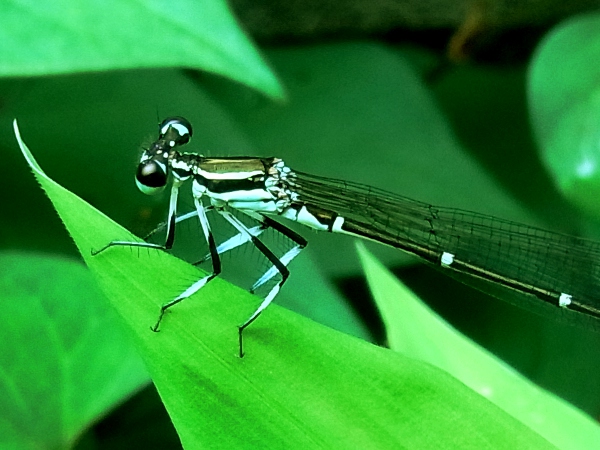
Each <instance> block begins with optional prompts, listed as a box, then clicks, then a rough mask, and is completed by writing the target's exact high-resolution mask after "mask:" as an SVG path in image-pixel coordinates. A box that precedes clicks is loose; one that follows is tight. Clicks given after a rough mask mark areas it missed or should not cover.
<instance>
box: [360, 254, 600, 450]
mask: <svg viewBox="0 0 600 450" xmlns="http://www.w3.org/2000/svg"><path fill="white" fill-rule="evenodd" d="M358 250H359V254H360V256H361V261H362V263H363V267H364V268H365V272H366V274H367V280H368V282H369V286H370V288H371V292H372V294H373V296H374V298H375V301H376V302H377V305H378V307H379V310H380V312H381V316H382V318H383V321H384V323H385V326H386V331H387V338H388V343H389V345H390V348H392V349H393V350H395V351H397V352H400V353H402V354H403V355H406V356H409V357H411V358H415V359H418V360H421V361H424V362H428V363H430V364H433V365H434V366H437V367H439V368H441V369H443V370H445V371H446V372H448V373H450V374H452V375H453V376H455V377H456V378H457V379H459V380H461V381H462V382H463V383H465V384H466V385H467V386H469V387H470V388H471V389H473V390H474V391H475V392H479V393H480V394H481V395H482V396H484V397H486V398H488V399H489V400H490V401H492V402H493V403H494V404H496V405H498V406H499V407H500V408H502V409H503V410H505V411H506V412H507V413H509V414H511V415H512V416H514V417H515V418H516V419H518V420H519V421H521V422H523V423H524V424H526V425H527V426H529V427H531V429H533V430H535V431H536V432H538V433H539V434H540V435H541V436H544V437H545V438H546V439H548V441H550V442H552V443H553V444H554V445H556V446H557V447H559V448H562V449H573V450H576V449H582V448H592V447H594V445H596V444H597V443H598V442H600V426H598V424H597V422H595V421H594V420H593V419H591V418H590V417H589V416H587V415H586V414H584V413H583V412H581V411H579V410H578V409H577V408H575V407H574V406H572V405H570V404H568V403H567V402H565V401H564V400H562V399H560V398H558V397H557V396H555V395H554V394H551V393H549V392H547V391H545V390H544V389H542V388H540V387H539V386H536V385H535V384H534V383H532V382H531V381H529V380H528V379H526V378H525V377H523V376H522V375H520V374H519V373H518V372H516V371H515V370H514V369H512V368H511V367H510V366H508V365H507V364H506V363H504V362H503V361H501V360H499V359H498V358H497V357H495V356H493V355H492V354H491V353H489V352H488V351H487V350H485V349H484V348H482V347H480V346H479V345H477V344H476V343H474V342H473V341H471V340H469V339H468V338H466V337H465V336H463V335H461V334H460V333H459V332H458V331H456V330H454V329H453V328H452V327H451V326H450V325H449V324H448V323H447V322H445V321H443V320H442V319H441V318H440V317H439V316H438V315H437V314H435V313H434V312H433V311H432V310H431V309H429V307H427V306H426V305H424V304H423V303H422V302H421V301H420V300H419V299H418V298H417V297H416V296H415V295H414V294H413V293H412V292H411V291H410V290H409V289H408V288H406V287H405V286H404V285H403V284H402V283H401V282H400V281H399V280H398V279H397V278H396V277H395V276H394V275H393V274H391V273H390V272H389V271H388V270H387V269H386V268H385V267H384V266H383V265H381V263H380V262H378V261H377V260H376V259H375V258H374V257H373V255H371V254H370V253H369V252H368V251H367V250H366V249H365V247H364V245H362V244H361V245H359V246H358Z"/></svg>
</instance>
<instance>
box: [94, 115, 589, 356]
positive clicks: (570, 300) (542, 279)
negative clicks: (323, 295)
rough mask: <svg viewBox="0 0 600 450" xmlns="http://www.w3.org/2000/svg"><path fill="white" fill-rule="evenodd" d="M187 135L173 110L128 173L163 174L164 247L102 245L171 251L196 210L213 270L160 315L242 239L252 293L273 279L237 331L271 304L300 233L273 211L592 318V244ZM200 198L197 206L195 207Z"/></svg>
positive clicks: (141, 178) (145, 183) (156, 186)
mask: <svg viewBox="0 0 600 450" xmlns="http://www.w3.org/2000/svg"><path fill="white" fill-rule="evenodd" d="M191 136H192V127H191V125H190V123H189V122H188V121H187V120H185V119H184V118H181V117H173V118H168V119H166V120H164V121H163V122H162V123H161V125H160V131H159V138H158V139H157V140H156V141H155V142H154V143H153V144H152V145H151V146H150V148H148V149H147V150H145V151H144V152H143V154H142V157H141V160H140V164H139V166H138V169H137V173H136V182H137V185H138V187H139V188H140V190H141V191H142V192H144V193H146V194H152V193H155V192H158V191H160V190H162V189H163V188H164V187H165V186H166V185H167V184H168V182H169V180H170V179H171V180H172V188H171V197H170V203H169V213H168V219H167V233H166V241H165V244H164V245H157V244H151V243H147V242H141V243H139V242H123V241H114V242H111V243H109V244H108V245H107V246H105V247H104V248H103V249H101V250H99V251H98V252H95V253H99V252H101V251H103V250H105V249H107V248H109V247H111V246H116V245H126V246H138V247H149V248H157V249H170V248H171V247H172V245H173V242H174V237H175V224H176V222H177V221H180V220H183V219H187V218H189V217H191V216H194V217H195V216H197V217H198V218H199V221H200V226H201V228H202V232H203V235H204V238H205V240H206V242H207V244H208V248H209V252H210V253H209V254H210V260H211V261H212V273H210V274H208V275H206V276H204V277H202V278H200V279H199V280H198V281H196V282H195V283H193V284H192V285H191V286H190V287H188V288H187V289H186V290H185V291H184V292H182V293H181V294H180V295H179V296H177V297H176V298H174V299H172V300H171V301H169V302H167V303H165V304H164V305H163V306H162V308H161V311H160V315H159V318H158V320H157V322H156V324H155V325H154V327H153V330H154V331H157V330H158V327H159V325H160V323H161V320H162V318H163V316H164V313H165V312H166V311H167V310H168V309H169V308H171V307H172V306H174V305H176V304H177V303H179V302H181V301H182V300H184V299H186V298H188V297H189V296H191V295H192V294H194V293H195V292H197V291H198V290H200V289H201V288H202V287H204V286H205V285H206V283H208V282H209V281H210V280H211V279H213V278H214V277H216V276H217V275H218V274H219V273H220V272H221V259H220V254H222V253H224V252H226V251H229V250H231V249H233V248H235V247H238V246H240V245H243V244H244V243H247V242H251V243H252V244H253V245H254V246H255V247H256V248H257V249H258V250H259V251H260V252H261V253H262V254H264V255H265V257H266V258H267V259H268V260H269V261H270V263H271V264H272V267H271V268H270V269H269V270H267V272H266V273H265V274H264V275H263V276H261V277H260V278H259V279H258V280H257V281H256V282H255V283H254V285H253V287H252V289H251V291H255V290H256V289H258V288H259V287H261V286H263V285H265V284H266V283H267V282H269V281H270V280H272V279H273V278H275V277H276V276H278V275H279V276H280V280H279V282H277V283H276V284H275V285H274V286H273V288H272V289H271V290H270V291H269V292H268V294H267V295H266V297H265V299H264V300H263V301H262V303H261V304H260V306H259V307H258V308H257V309H256V311H255V312H254V313H253V314H252V315H251V316H250V317H249V318H248V319H247V320H246V321H245V322H244V323H243V324H242V325H240V326H239V327H238V328H239V345H240V356H243V346H242V343H243V341H242V334H243V331H244V329H245V328H246V327H248V326H249V325H250V324H251V323H252V322H254V320H256V318H257V317H258V316H259V315H260V314H261V312H262V311H264V309H265V308H266V307H267V306H268V305H269V304H270V303H271V302H272V300H273V299H274V298H275V296H276V295H277V293H278V292H279V290H280V289H281V286H282V285H283V284H284V283H285V281H286V279H287V278H288V276H289V270H288V268H287V266H288V264H289V263H290V262H291V261H292V260H293V259H294V258H295V257H296V256H297V255H298V254H299V253H300V251H301V250H302V248H304V247H305V246H306V240H305V239H304V238H303V237H302V236H300V235H298V234H297V233H296V232H294V231H292V230H291V229H289V228H288V227H287V226H285V225H284V224H283V223H281V222H279V221H277V220H274V219H273V218H272V217H276V218H283V219H287V220H291V221H294V222H297V223H300V224H302V225H305V226H308V227H310V228H313V229H316V230H321V231H327V232H331V233H344V234H348V235H351V236H358V237H361V238H367V239H370V240H373V241H377V242H380V243H383V244H387V245H390V246H393V247H397V248H399V249H401V250H404V251H406V252H408V253H412V254H414V255H416V256H418V257H420V258H421V259H423V260H425V261H426V262H428V263H430V264H432V265H435V266H438V267H441V268H442V269H443V270H445V271H447V272H448V274H450V275H451V276H453V277H455V278H458V279H460V280H461V281H463V282H466V283H467V284H473V285H481V283H484V284H486V285H488V286H490V288H491V290H493V291H494V290H497V289H494V288H498V287H501V288H502V289H503V290H508V291H510V292H515V293H518V294H520V295H527V296H530V297H532V298H537V299H539V300H541V301H543V302H546V303H549V304H551V305H555V306H558V307H561V308H564V309H568V310H572V311H576V312H579V313H582V314H585V315H587V316H593V317H597V318H600V293H599V292H598V286H599V285H600V264H599V261H600V242H595V241H591V240H586V239H582V238H578V237H575V236H568V235H564V234H560V233H555V232H551V231H545V230H542V229H539V228H536V227H532V226H528V225H523V224H518V223H514V222H510V221H507V220H502V219H498V218H495V217H492V216H487V215H483V214H478V213H474V212H470V211H464V210H460V209H453V208H443V207H437V206H433V205H430V204H427V203H423V202H419V201H416V200H412V199H409V198H406V197H403V196H400V195H396V194H392V193H389V192H385V191H382V190H379V189H376V188H373V187H369V186H365V185H361V184H357V183H351V182H347V181H340V180H336V179H332V178H324V177H319V176H314V175H309V174H306V173H303V172H298V171H296V170H292V169H291V168H289V167H288V166H287V165H286V164H285V163H284V162H283V160H281V159H279V158H275V157H270V158H252V157H222V158H217V157H212V158H209V157H204V156H202V155H199V154H195V153H183V152H181V151H180V150H179V147H180V146H182V145H184V144H186V143H188V142H189V140H190V138H191ZM187 180H191V181H192V194H193V198H194V204H195V211H194V212H193V213H192V214H188V215H186V216H183V217H180V218H177V198H178V192H179V188H180V187H181V185H182V184H183V183H184V182H185V181H187ZM204 200H206V204H204V202H203V201H204ZM233 210H237V211H239V212H241V213H243V214H245V215H246V216H248V217H249V218H250V219H252V220H254V221H256V222H257V224H258V225H257V226H255V227H251V228H249V227H247V226H246V225H245V224H244V223H243V222H242V221H241V220H240V219H239V218H237V217H236V216H235V215H233V214H232V211H233ZM209 211H215V212H216V213H218V214H220V215H221V216H222V217H223V218H224V219H225V220H226V221H227V222H229V223H230V224H231V225H232V227H233V228H234V229H235V230H236V231H237V233H238V234H237V235H235V236H234V237H233V238H231V239H229V240H228V241H226V242H225V243H223V244H221V245H219V246H217V244H216V242H215V239H214V237H213V233H212V231H211V226H210V222H209V220H208V217H207V212H209ZM268 228H273V229H274V230H276V231H277V232H279V233H282V234H283V235H285V236H287V237H288V238H289V239H291V241H292V242H293V243H294V245H293V246H292V248H291V249H290V250H289V251H287V253H285V254H284V255H283V256H282V257H281V258H278V257H277V256H276V255H275V254H274V253H273V252H272V251H271V250H270V249H269V248H268V247H267V246H266V245H265V244H264V243H263V241H262V240H261V239H260V235H261V233H262V232H263V231H264V230H265V229H268Z"/></svg>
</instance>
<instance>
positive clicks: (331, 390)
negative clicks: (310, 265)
mask: <svg viewBox="0 0 600 450" xmlns="http://www.w3.org/2000/svg"><path fill="white" fill-rule="evenodd" d="M15 131H16V132H17V134H18V130H17V129H16V125H15ZM18 139H19V143H20V146H21V150H22V151H23V153H24V155H25V157H26V159H27V160H28V162H29V164H30V165H31V167H32V169H33V170H34V174H35V175H36V177H37V179H38V181H39V182H40V183H41V184H42V186H43V188H44V189H45V191H46V193H47V194H48V196H49V197H50V199H51V200H52V201H53V203H54V205H55V207H56V209H57V211H58V212H59V215H60V216H61V218H62V220H63V221H64V223H65V225H66V227H67V229H68V230H69V231H70V233H71V236H72V237H73V238H74V240H75V242H76V243H77V245H78V247H79V248H80V251H81V252H82V255H83V257H84V259H85V260H86V262H87V263H88V265H89V267H90V269H91V270H92V272H94V273H95V274H96V276H97V277H98V279H99V281H100V283H101V286H102V287H103V289H104V290H105V291H106V293H107V294H108V296H109V298H110V300H111V303H112V304H113V306H114V307H115V308H116V309H117V311H118V312H119V314H120V315H121V317H122V318H123V320H124V321H125V322H126V323H127V324H128V325H129V326H130V327H131V330H132V332H133V333H134V334H135V336H136V343H137V345H138V347H139V350H140V354H141V355H142V357H143V358H144V361H145V362H146V364H147V366H148V368H149V371H150V373H151V376H152V378H153V380H154V383H155V384H156V387H157V389H158V391H159V393H160V395H161V397H162V399H163V401H164V402H165V406H166V407H167V410H168V411H169V413H170V415H171V418H172V420H173V423H174V425H175V427H176V428H177V430H178V433H179V435H180V437H181V440H182V443H183V445H184V447H186V448H199V447H220V448H289V447H290V446H291V445H293V446H294V447H307V448H317V447H319V448H322V447H329V448H403V447H404V448H436V449H437V448H466V447H470V448H478V449H481V448H490V449H502V448H506V449H509V448H510V449H514V448H528V449H535V448H553V447H552V446H551V445H550V444H548V442H547V441H546V440H544V439H542V438H541V437H539V435H537V434H536V433H533V432H532V431H531V430H530V429H529V428H527V427H526V426H524V425H522V424H521V423H519V422H518V421H517V420H515V419H514V418H512V417H510V416H509V415H508V414H506V413H504V412H502V411H501V410H500V409H498V408H497V407H496V406H494V405H492V404H491V403H489V402H488V401H487V400H485V399H484V398H482V397H481V396H479V395H478V394H475V393H474V392H473V391H471V390H470V389H468V388H466V387H465V386H464V385H463V384H462V383H460V382H457V381H456V380H455V379H454V378H452V377H450V376H448V375H447V374H446V373H445V372H443V371H441V370H439V369H435V368H433V367H432V366H430V365H429V364H425V363H421V362H418V361H415V360H412V359H410V358H406V357H404V356H401V355H399V354H397V353H395V352H392V351H390V350H387V349H383V348H379V347H376V346H373V345H371V344H368V343H366V342H364V341H361V340H360V339H357V338H354V337H351V336H348V335H344V334H342V333H339V332H336V331H333V330H331V329H329V328H326V327H324V326H321V325H318V324H316V323H314V322H312V321H310V320H308V319H306V318H303V317H301V316H298V315H297V314H294V313H291V312H289V311H287V310H284V309H283V308H280V307H277V306H276V305H273V306H272V307H270V308H269V309H268V310H266V311H265V313H264V314H263V315H262V316H261V317H260V318H259V320H257V321H256V322H255V323H254V324H253V325H252V326H251V327H250V328H249V329H248V330H247V332H246V334H245V348H246V351H247V355H246V356H245V357H244V358H239V357H238V356H237V350H238V340H237V328H236V325H238V324H239V323H241V322H242V321H243V320H244V319H245V318H246V317H248V316H249V314H250V313H251V312H252V311H253V309H254V308H255V307H256V305H257V304H258V303H259V302H260V300H259V299H257V298H256V297H254V296H252V295H250V294H248V293H246V292H245V291H243V290H241V289H238V288H236V287H234V286H231V285H229V284H227V283H225V282H223V281H221V280H219V279H216V280H214V281H213V282H211V283H210V284H209V285H208V286H206V287H205V288H204V289H202V290H201V291H200V292H198V293H197V294H195V295H194V296H192V297H191V298H190V299H188V300H187V301H184V302H182V303H181V304H179V305H177V307H175V308H173V309H172V310H171V311H169V313H168V314H167V315H166V317H165V319H164V321H163V322H162V327H161V331H160V332H159V333H152V332H151V331H150V330H149V326H151V325H152V324H153V323H154V322H155V320H156V317H157V312H158V308H159V306H160V305H161V304H163V303H164V302H165V301H168V300H170V299H172V298H173V297H174V296H175V295H177V294H179V293H180V292H181V291H182V290H183V289H185V288H187V287H188V286H189V285H190V283H192V282H193V281H195V280H197V279H198V277H199V275H200V274H199V272H198V271H197V270H196V269H195V268H194V267H193V266H190V265H188V264H186V263H184V262H183V261H181V260H178V259H176V258H173V257H172V256H170V255H168V254H166V253H163V252H158V251H149V250H145V249H139V251H138V249H131V248H126V247H121V248H119V247H115V248H112V249H109V250H108V251H106V252H104V253H101V254H99V255H97V256H95V257H92V256H91V255H90V250H91V249H98V248H100V247H101V246H103V245H104V244H106V243H107V242H109V241H111V240H113V239H119V240H121V239H122V240H128V239H135V237H133V236H132V235H131V234H130V233H128V232H127V231H126V230H124V229H123V228H121V227H120V226H119V225H117V224H115V223H114V222H112V221H110V219H108V218H107V217H106V216H104V215H103V214H101V213H99V212H98V211H96V210H94V209H93V208H92V207H91V206H89V205H88V204H87V203H85V202H83V201H82V200H81V199H79V198H78V197H76V196H75V195H74V194H72V193H70V192H69V191H67V190H65V189H64V188H62V187H61V186H60V185H58V184H56V183H55V182H54V181H52V180H51V179H49V178H48V177H47V176H46V175H45V174H44V173H43V172H42V170H41V169H40V167H39V166H37V163H36V162H35V160H34V159H33V156H32V155H31V153H30V152H29V150H28V149H27V147H26V146H25V144H24V143H23V142H22V141H21V140H20V137H19V138H18Z"/></svg>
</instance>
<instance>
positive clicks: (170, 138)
mask: <svg viewBox="0 0 600 450" xmlns="http://www.w3.org/2000/svg"><path fill="white" fill-rule="evenodd" d="M191 138H192V125H191V124H190V123H189V122H188V121H187V119H185V118H183V117H179V116H175V117H168V118H166V119H165V120H163V121H162V123H161V124H160V127H159V136H158V139H159V140H165V141H166V142H167V144H168V145H169V146H170V147H171V148H173V147H175V146H178V145H184V144H187V143H188V142H190V139H191Z"/></svg>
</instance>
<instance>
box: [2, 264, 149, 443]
mask: <svg viewBox="0 0 600 450" xmlns="http://www.w3.org/2000/svg"><path fill="white" fill-rule="evenodd" d="M0 267H2V271H1V272H0V299H2V318H3V323H2V326H1V327H0V342H2V352H0V374H1V376H0V409H2V411H3V413H2V415H1V416H0V447H2V448H20V449H26V448H32V449H39V448H68V447H71V446H72V445H73V443H74V442H75V440H76V439H77V438H78V437H79V436H80V435H81V434H82V432H83V431H85V430H86V429H87V428H88V427H89V426H90V425H91V424H92V423H93V422H95V421H97V420H98V419H99V418H100V417H102V416H104V415H106V414H107V412H108V411H109V410H110V409H111V408H113V407H115V406H116V405H117V404H118V403H120V402H122V401H123V400H124V399H125V398H126V397H128V396H130V395H131V394H132V392H134V391H135V390H137V389H139V388H140V387H142V386H143V385H144V384H146V383H147V382H148V373H147V372H146V370H145V368H144V366H143V364H142V362H141V360H140V358H139V356H138V355H137V353H136V350H135V349H134V347H133V346H132V345H131V341H130V336H129V335H127V334H126V333H125V331H124V328H123V327H122V325H121V324H120V323H119V319H118V317H117V316H116V314H115V313H114V311H113V310H112V309H111V308H110V307H109V306H108V304H107V301H106V298H105V297H104V296H103V295H102V294H101V293H100V291H99V290H98V288H97V286H96V283H95V281H94V280H93V278H92V276H91V275H90V273H89V271H88V270H87V269H86V268H85V267H84V266H82V265H81V264H79V263H76V262H74V261H69V260H66V259H62V258H56V257H48V256H41V255H36V254H27V253H3V254H0Z"/></svg>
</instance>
